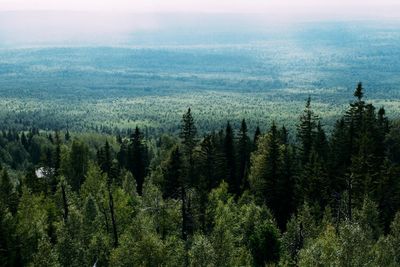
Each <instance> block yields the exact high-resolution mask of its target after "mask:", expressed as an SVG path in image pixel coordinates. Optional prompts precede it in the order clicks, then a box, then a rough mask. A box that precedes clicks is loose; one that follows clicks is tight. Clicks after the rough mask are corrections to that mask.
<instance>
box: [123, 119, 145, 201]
mask: <svg viewBox="0 0 400 267" xmlns="http://www.w3.org/2000/svg"><path fill="white" fill-rule="evenodd" d="M129 155H130V157H129V158H130V160H129V163H128V168H129V170H130V171H131V172H132V175H133V177H134V178H135V179H136V185H137V192H138V194H139V195H140V196H141V195H142V192H143V183H144V178H145V177H146V175H147V165H148V156H147V147H146V146H145V144H144V140H143V134H142V132H141V131H140V129H139V127H137V126H136V128H135V131H134V133H133V134H132V135H131V138H130V146H129Z"/></svg>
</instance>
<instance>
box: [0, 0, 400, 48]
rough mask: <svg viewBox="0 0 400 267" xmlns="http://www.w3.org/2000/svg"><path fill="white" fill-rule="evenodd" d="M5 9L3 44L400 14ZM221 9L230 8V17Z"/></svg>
mask: <svg viewBox="0 0 400 267" xmlns="http://www.w3.org/2000/svg"><path fill="white" fill-rule="evenodd" d="M9 11H12V12H9ZM0 12H1V13H0V46H1V45H4V44H7V45H14V44H22V45H24V44H36V43H39V44H42V43H50V44H52V43H62V44H65V43H68V42H71V43H74V42H89V41H90V42H98V43H108V42H111V43H120V42H121V41H120V40H121V39H124V38H126V37H127V36H130V34H131V33H132V32H143V31H154V30H159V31H162V30H163V29H175V30H178V29H180V28H182V27H183V28H185V27H186V30H187V31H190V32H197V31H200V27H202V28H201V31H209V30H214V29H215V28H218V27H219V28H223V27H225V28H224V29H225V30H226V29H228V30H230V29H237V28H236V27H238V26H242V25H243V22H246V21H247V23H249V21H252V23H253V24H252V26H251V28H254V27H253V26H255V27H259V28H264V27H267V26H269V27H272V26H271V25H273V23H275V24H276V25H278V26H279V27H282V24H284V23H294V24H297V22H298V21H303V20H306V21H308V20H309V21H322V20H349V19H350V20H363V19H374V20H376V19H377V20H384V19H389V20H390V19H396V20H400V0H0ZM89 12H90V13H89ZM132 13H136V14H134V15H133V14H132ZM164 13H178V14H179V15H178V16H177V15H176V14H173V15H172V16H169V15H166V16H167V17H166V18H165V17H163V16H164V15H163V14H164ZM192 13H199V14H197V15H196V16H195V15H193V14H192ZM204 13H217V15H215V14H214V15H210V16H217V18H218V19H215V18H209V17H207V16H208V14H204ZM219 13H231V14H230V15H228V16H230V17H229V20H226V18H225V17H224V16H220V14H219ZM232 13H233V15H232ZM239 13H242V14H239ZM252 13H259V14H258V15H255V14H252ZM246 14H247V15H246ZM244 17H245V20H241V19H243V18H244ZM271 22H272V23H271ZM204 25H206V26H204ZM221 25H222V26H221ZM247 26H249V25H247ZM207 27H208V28H207ZM273 27H275V26H273ZM279 27H278V28H279ZM188 29H190V30H188ZM93 40H95V41H93Z"/></svg>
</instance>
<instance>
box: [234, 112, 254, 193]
mask: <svg viewBox="0 0 400 267" xmlns="http://www.w3.org/2000/svg"><path fill="white" fill-rule="evenodd" d="M237 147H238V157H239V168H238V169H239V174H238V182H237V184H238V185H239V192H238V193H239V194H240V193H241V191H242V189H247V188H248V184H247V177H246V176H247V172H248V169H249V164H250V149H251V144H250V138H249V137H248V135H247V125H246V121H245V120H244V119H243V120H242V124H241V126H240V130H239V137H238V145H237Z"/></svg>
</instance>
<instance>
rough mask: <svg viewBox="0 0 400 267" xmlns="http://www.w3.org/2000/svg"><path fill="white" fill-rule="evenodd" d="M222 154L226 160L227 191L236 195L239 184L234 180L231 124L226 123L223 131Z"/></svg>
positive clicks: (234, 164)
mask: <svg viewBox="0 0 400 267" xmlns="http://www.w3.org/2000/svg"><path fill="white" fill-rule="evenodd" d="M224 153H225V160H226V180H227V182H228V185H229V191H230V192H231V193H233V194H236V195H238V194H239V193H240V183H239V182H238V180H237V179H236V153H235V144H234V134H233V130H232V127H231V124H230V123H229V122H228V124H227V125H226V130H225V140H224Z"/></svg>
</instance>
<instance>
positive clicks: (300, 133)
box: [297, 97, 318, 164]
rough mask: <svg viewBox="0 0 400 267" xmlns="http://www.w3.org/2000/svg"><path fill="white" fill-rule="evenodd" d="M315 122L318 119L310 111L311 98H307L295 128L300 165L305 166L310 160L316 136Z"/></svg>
mask: <svg viewBox="0 0 400 267" xmlns="http://www.w3.org/2000/svg"><path fill="white" fill-rule="evenodd" d="M317 122H318V117H317V116H316V115H315V114H314V111H313V110H312V109H311V98H310V97H309V98H308V99H307V102H306V107H305V109H304V111H303V114H302V115H301V116H300V123H299V124H298V126H297V137H298V139H299V142H300V151H301V162H302V164H306V163H307V162H308V160H309V158H310V153H311V150H312V147H313V144H314V139H315V136H316V128H317Z"/></svg>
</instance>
